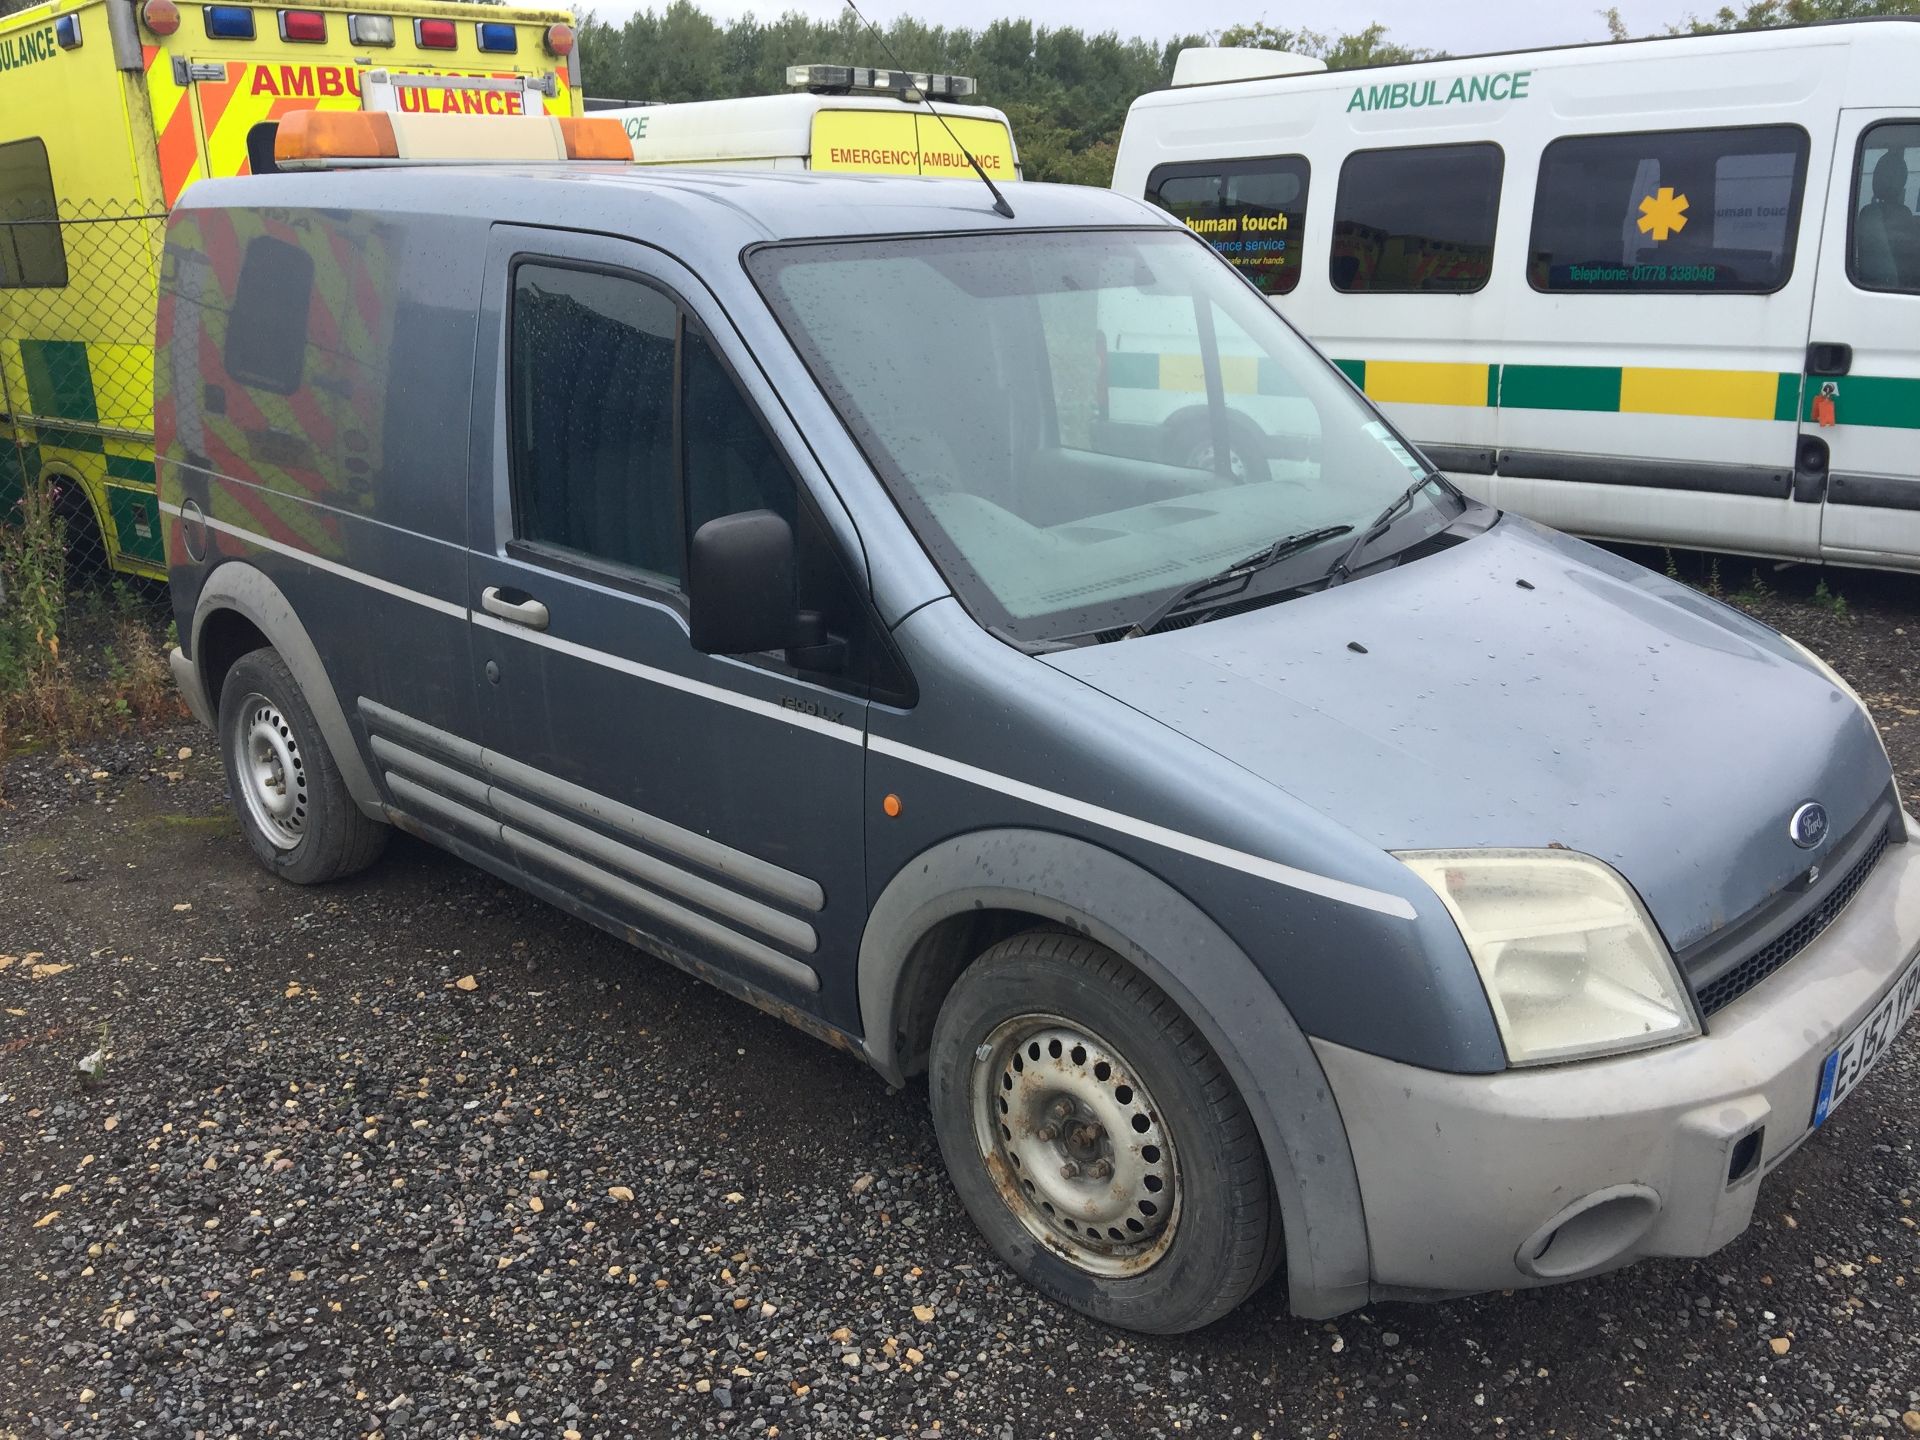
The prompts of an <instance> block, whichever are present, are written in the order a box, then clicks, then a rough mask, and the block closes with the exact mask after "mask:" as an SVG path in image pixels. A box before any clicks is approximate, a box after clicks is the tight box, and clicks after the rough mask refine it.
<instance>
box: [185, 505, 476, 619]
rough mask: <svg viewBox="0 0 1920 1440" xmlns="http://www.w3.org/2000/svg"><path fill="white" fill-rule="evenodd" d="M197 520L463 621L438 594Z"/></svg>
mask: <svg viewBox="0 0 1920 1440" xmlns="http://www.w3.org/2000/svg"><path fill="white" fill-rule="evenodd" d="M160 509H161V510H162V511H163V512H164V513H166V514H168V515H172V516H174V517H175V518H176V519H177V518H180V507H179V506H178V505H169V504H168V503H167V502H166V501H164V500H163V501H161V502H160ZM200 518H201V522H202V523H203V524H205V525H206V527H207V528H208V529H209V530H218V531H219V532H220V533H221V534H222V535H231V536H233V537H234V539H236V540H244V541H246V542H247V544H249V545H258V546H259V547H260V548H261V549H262V550H271V551H273V552H274V554H276V555H285V556H287V557H289V558H290V559H294V560H298V561H300V562H301V563H302V564H305V565H311V566H313V568H314V569H316V570H324V571H325V572H326V573H327V574H329V575H337V576H339V577H340V578H341V579H342V580H352V581H354V582H355V583H356V584H360V585H365V586H367V587H368V588H369V589H372V590H378V591H380V592H381V593H382V594H383V595H392V596H394V597H395V598H396V599H400V600H411V601H412V602H413V603H414V604H415V605H424V606H426V607H427V608H428V609H429V610H437V611H439V612H440V613H441V614H442V615H451V616H452V617H453V618H454V619H456V620H464V619H466V618H467V611H466V607H465V606H464V605H456V604H454V603H453V602H452V601H451V600H442V599H441V598H440V597H439V596H438V595H427V594H424V593H422V592H421V591H419V590H409V589H408V588H407V587H406V586H404V585H395V584H394V583H393V582H392V581H390V580H382V579H380V578H379V577H378V576H374V575H369V574H367V572H366V571H364V570H350V569H348V568H347V567H346V566H345V565H342V564H341V563H340V562H339V561H337V560H329V559H327V558H326V556H324V555H316V554H314V553H313V551H311V550H302V549H300V548H299V547H298V546H297V545H287V544H284V543H282V542H281V541H278V540H269V539H268V538H267V537H266V536H265V535H262V534H260V533H258V532H257V531H253V530H242V529H241V528H240V527H239V526H238V525H229V524H228V523H227V522H226V521H224V520H216V519H214V518H213V517H212V516H211V515H203V516H201V517H200Z"/></svg>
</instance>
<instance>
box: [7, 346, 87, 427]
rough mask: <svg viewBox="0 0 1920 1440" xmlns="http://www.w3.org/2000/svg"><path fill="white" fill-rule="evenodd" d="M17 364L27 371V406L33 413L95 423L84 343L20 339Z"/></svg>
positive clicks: (51, 417) (51, 418)
mask: <svg viewBox="0 0 1920 1440" xmlns="http://www.w3.org/2000/svg"><path fill="white" fill-rule="evenodd" d="M20 365H21V368H22V369H24V370H25V371H26V372H27V403H28V406H29V408H31V409H32V411H33V413H34V414H36V415H44V416H46V417H47V418H48V419H50V420H86V421H89V422H96V423H97V422H98V421H99V419H100V411H99V408H98V407H97V406H96V405H95V403H94V398H93V367H92V366H91V365H90V364H88V363H87V346H86V342H85V341H84V340H22V341H21V342H20Z"/></svg>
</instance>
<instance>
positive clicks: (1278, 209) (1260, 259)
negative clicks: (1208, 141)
mask: <svg viewBox="0 0 1920 1440" xmlns="http://www.w3.org/2000/svg"><path fill="white" fill-rule="evenodd" d="M1308 174H1309V167H1308V165H1307V161H1306V157H1305V156H1303V155H1279V156H1274V157H1272V158H1270V159H1264V160H1230V161H1227V162H1225V163H1224V164H1219V165H1162V166H1160V167H1158V168H1157V169H1155V170H1154V172H1153V174H1151V175H1150V176H1148V177H1147V199H1149V200H1151V201H1152V202H1153V203H1154V204H1156V205H1158V206H1159V207H1160V208H1161V209H1163V210H1165V211H1167V212H1168V213H1169V214H1171V215H1173V216H1174V217H1175V218H1176V219H1179V220H1181V221H1183V222H1184V223H1185V224H1186V226H1187V228H1188V229H1189V230H1192V231H1194V232H1195V233H1197V234H1199V235H1202V236H1204V237H1205V238H1206V240H1207V242H1208V243H1209V244H1211V245H1212V246H1213V248H1214V249H1216V250H1218V251H1219V252H1220V253H1221V255H1223V256H1224V257H1226V258H1227V259H1228V260H1230V261H1232V262H1233V267H1234V269H1236V270H1238V271H1239V272H1240V273H1241V274H1242V275H1245V276H1246V277H1247V279H1249V280H1251V281H1252V282H1253V285H1254V288H1255V289H1256V290H1258V291H1259V292H1260V293H1261V294H1263V295H1286V294H1290V293H1291V292H1292V290H1293V287H1294V286H1296V285H1298V284H1299V283H1300V248H1299V247H1300V240H1301V234H1302V230H1301V227H1302V226H1304V225H1305V224H1306V223H1307V178H1308Z"/></svg>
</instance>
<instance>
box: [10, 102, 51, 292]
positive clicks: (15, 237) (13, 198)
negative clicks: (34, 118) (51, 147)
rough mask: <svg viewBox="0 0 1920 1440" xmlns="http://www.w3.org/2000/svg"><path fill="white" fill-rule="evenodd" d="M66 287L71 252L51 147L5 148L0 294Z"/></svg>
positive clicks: (20, 144) (16, 144) (29, 143)
mask: <svg viewBox="0 0 1920 1440" xmlns="http://www.w3.org/2000/svg"><path fill="white" fill-rule="evenodd" d="M66 283H67V248H66V244H65V242H64V241H63V240H62V239H61V236H60V211H59V207H58V206H57V205H56V204H55V202H54V198H53V171H52V169H51V168H49V166H48V165H47V146H46V142H45V141H43V140H39V139H33V140H15V141H13V142H12V143H11V144H8V145H0V289H6V290H16V289H27V288H30V287H33V288H38V287H53V286H60V285H65V284H66Z"/></svg>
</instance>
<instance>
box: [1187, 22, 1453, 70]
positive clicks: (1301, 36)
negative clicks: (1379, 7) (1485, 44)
mask: <svg viewBox="0 0 1920 1440" xmlns="http://www.w3.org/2000/svg"><path fill="white" fill-rule="evenodd" d="M1214 44H1216V45H1226V46H1232V47H1239V46H1251V47H1253V48H1255V49H1259V50H1291V51H1292V52H1293V53H1294V54H1296V55H1311V56H1313V57H1314V59H1316V60H1324V61H1326V62H1327V68H1328V69H1329V70H1351V69H1354V68H1355V67H1356V66H1360V65H1394V64H1398V63H1400V62H1402V61H1407V60H1434V59H1438V58H1439V57H1440V56H1441V55H1442V54H1443V53H1444V52H1442V51H1439V50H1423V49H1421V48H1419V47H1418V46H1413V45H1400V44H1396V43H1395V42H1393V41H1391V40H1389V39H1387V27H1386V26H1384V25H1382V24H1379V23H1378V22H1377V21H1376V22H1375V23H1374V24H1372V25H1369V26H1367V27H1366V29H1364V30H1357V31H1355V32H1354V33H1353V34H1351V35H1339V36H1327V35H1323V34H1321V33H1320V32H1319V31H1317V30H1307V29H1300V30H1288V29H1283V28H1281V27H1279V26H1275V25H1269V24H1267V23H1266V21H1264V20H1261V21H1257V22H1255V23H1254V24H1251V25H1229V26H1228V27H1227V28H1226V29H1225V30H1222V31H1221V32H1220V33H1219V35H1217V36H1216V37H1215V38H1214Z"/></svg>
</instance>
